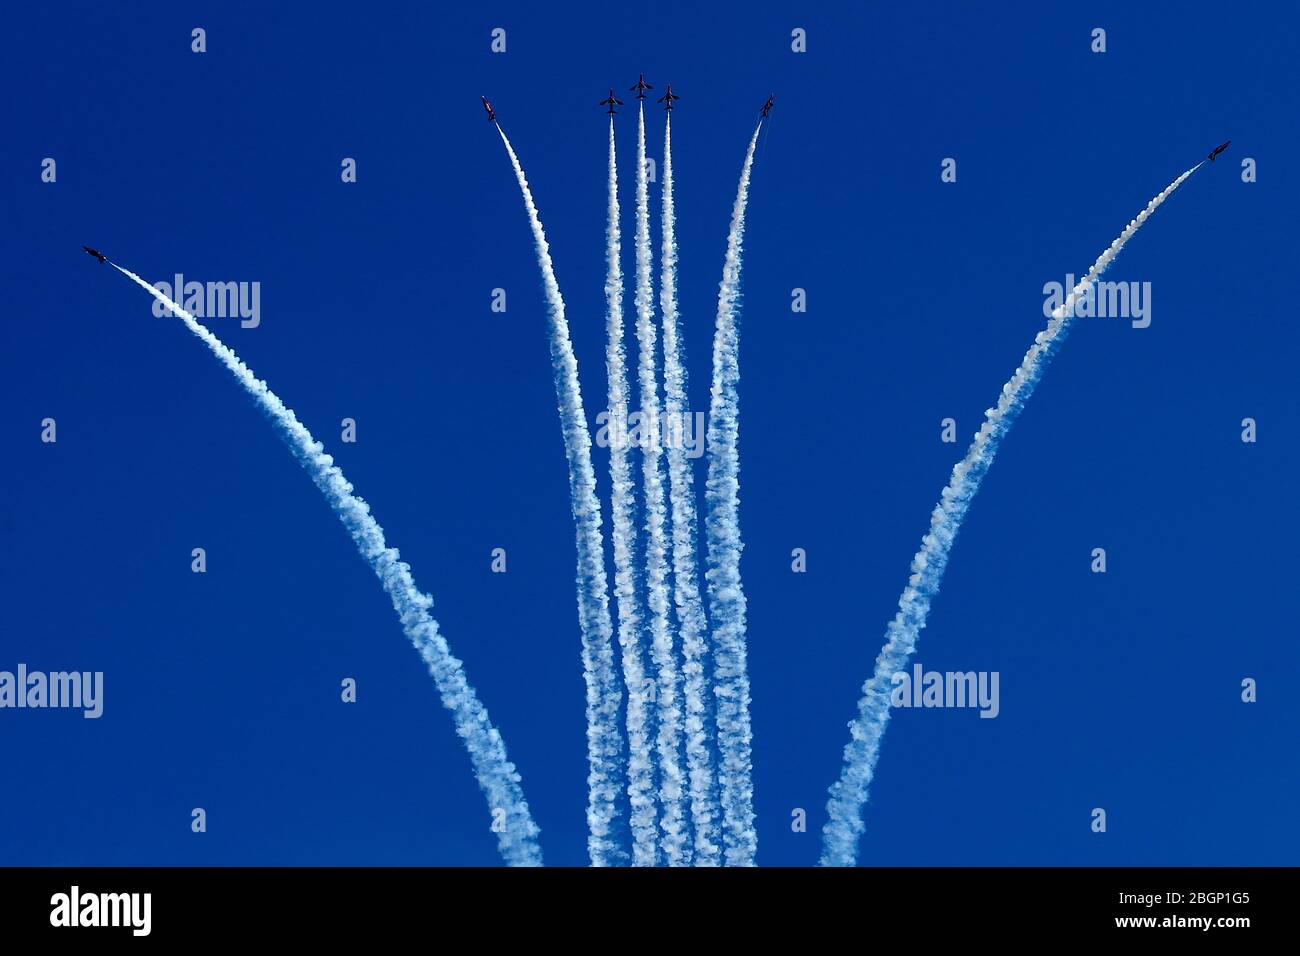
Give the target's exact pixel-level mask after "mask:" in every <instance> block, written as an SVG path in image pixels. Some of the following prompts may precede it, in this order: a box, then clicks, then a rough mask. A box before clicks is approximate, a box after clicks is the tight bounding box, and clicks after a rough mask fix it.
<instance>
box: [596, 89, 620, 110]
mask: <svg viewBox="0 0 1300 956" xmlns="http://www.w3.org/2000/svg"><path fill="white" fill-rule="evenodd" d="M597 105H598V106H608V107H609V110H608V111H607V112H608V113H609V115H610V116H615V115H617V114H616V113H615V111H614V107H615V106H622V105H623V101H622V100H620V99H618V98H616V97H615V96H614V87H612V86H611V87H610V88H609V99H605V100H601V101H600V103H598V104H597Z"/></svg>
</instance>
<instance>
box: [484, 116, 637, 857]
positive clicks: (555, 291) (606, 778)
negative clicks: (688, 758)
mask: <svg viewBox="0 0 1300 956" xmlns="http://www.w3.org/2000/svg"><path fill="white" fill-rule="evenodd" d="M497 132H498V133H500V134H501V142H502V143H504V144H505V147H506V153H507V154H508V155H509V156H510V164H511V165H512V166H513V167H514V170H515V178H516V179H518V180H519V191H520V192H521V193H522V194H523V198H524V208H525V209H526V210H527V212H528V222H529V224H530V225H531V226H532V229H533V241H534V243H535V244H536V246H537V264H538V266H539V267H540V268H541V271H542V286H543V288H544V289H545V291H546V305H547V316H548V318H549V320H550V335H551V364H552V366H553V368H554V371H555V392H556V397H557V399H558V401H559V411H560V427H561V430H562V431H563V433H564V450H565V454H566V455H567V456H568V460H569V502H570V506H571V508H572V510H573V520H574V524H575V525H576V531H577V550H578V578H577V581H578V619H579V622H580V624H581V629H582V670H583V677H584V678H585V680H586V685H587V763H588V774H587V788H588V799H587V828H588V835H587V848H588V852H589V854H590V856H591V862H592V864H593V865H595V866H608V865H610V864H612V863H615V862H617V859H616V858H617V855H618V850H617V847H616V846H615V844H614V840H613V838H612V836H611V833H610V827H611V825H612V823H613V820H614V815H615V812H616V807H617V801H618V778H619V774H620V771H621V769H622V768H621V763H622V747H623V739H622V734H620V732H619V727H618V710H619V705H620V703H621V699H622V691H621V689H620V688H619V686H618V682H617V679H616V675H615V672H614V650H613V647H612V646H611V643H610V641H611V637H612V634H613V628H612V626H611V624H610V618H609V594H608V591H607V583H606V581H605V546H604V539H603V537H602V535H601V531H600V503H599V502H598V501H597V499H596V473H595V470H594V469H593V468H592V465H591V433H590V432H589V431H588V430H587V419H586V412H585V411H584V410H583V407H582V390H581V388H580V387H579V385H578V361H577V359H576V358H574V355H573V345H572V343H571V342H570V341H569V323H568V320H567V319H566V318H565V317H564V298H563V297H562V296H561V295H560V285H559V283H558V282H557V281H556V279H555V268H554V266H553V265H552V263H551V252H550V247H549V246H548V245H547V242H546V233H545V231H544V230H543V229H542V222H541V220H540V219H539V218H538V215H537V206H536V205H535V204H534V203H533V194H532V190H530V189H529V188H528V180H527V179H526V178H525V177H524V169H523V167H522V166H520V165H519V157H518V156H516V155H515V151H514V147H512V146H511V145H510V140H509V139H507V138H506V134H505V131H504V130H502V129H501V127H500V126H499V125H498V126H497Z"/></svg>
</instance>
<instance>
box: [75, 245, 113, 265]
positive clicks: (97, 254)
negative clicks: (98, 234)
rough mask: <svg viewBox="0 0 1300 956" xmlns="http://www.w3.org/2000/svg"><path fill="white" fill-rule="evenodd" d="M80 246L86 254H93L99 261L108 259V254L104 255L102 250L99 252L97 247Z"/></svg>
mask: <svg viewBox="0 0 1300 956" xmlns="http://www.w3.org/2000/svg"><path fill="white" fill-rule="evenodd" d="M81 248H83V249H85V250H86V255H88V256H94V257H95V258H96V259H98V260H99V261H100V262H107V261H108V256H106V255H104V254H103V253H102V252H100V251H99V250H98V249H92V248H90V246H82V247H81Z"/></svg>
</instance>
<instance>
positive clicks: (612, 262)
mask: <svg viewBox="0 0 1300 956" xmlns="http://www.w3.org/2000/svg"><path fill="white" fill-rule="evenodd" d="M608 212H609V215H608V220H607V224H606V227H605V326H606V333H607V337H608V344H607V346H606V350H605V371H606V375H607V378H608V379H609V428H610V443H609V477H610V513H611V515H612V519H613V522H612V523H613V528H612V530H611V533H610V537H611V540H612V541H613V545H614V598H615V601H616V602H617V605H618V640H619V645H620V646H621V647H622V649H623V682H624V683H625V684H626V685H627V743H628V768H627V774H628V788H627V793H628V800H629V803H630V805H631V811H630V825H631V829H632V862H633V863H634V864H635V865H637V866H654V865H655V863H656V862H657V859H658V847H657V846H656V843H655V839H656V831H655V816H656V813H655V802H654V779H653V777H654V763H653V759H652V755H651V751H650V736H649V731H648V729H647V727H646V721H647V718H648V716H649V715H648V713H647V711H646V707H647V703H648V702H647V700H646V696H647V695H646V687H645V679H646V678H645V669H644V664H643V662H642V651H641V645H640V628H641V611H640V608H639V606H638V600H637V592H636V573H635V570H634V568H633V552H634V550H635V548H636V524H635V522H634V520H633V517H632V513H633V508H634V505H635V491H634V488H633V482H632V463H631V461H630V460H629V450H630V449H629V447H628V441H627V415H628V408H627V366H626V362H625V360H624V354H623V271H622V268H621V266H620V265H619V259H620V256H621V254H622V253H621V238H620V233H619V226H618V216H619V208H618V163H617V161H616V158H615V153H614V119H613V117H611V118H610V121H609V204H608Z"/></svg>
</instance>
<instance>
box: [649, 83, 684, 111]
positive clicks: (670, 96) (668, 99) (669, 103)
mask: <svg viewBox="0 0 1300 956" xmlns="http://www.w3.org/2000/svg"><path fill="white" fill-rule="evenodd" d="M680 99H681V97H680V96H678V95H677V94H676V93H674V92H673V85H672V84H671V83H669V84H668V88H667V89H666V90H665V91H664V95H663V96H661V97H659V99H657V100H655V102H656V103H663V104H664V109H666V110H672V108H673V100H680Z"/></svg>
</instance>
